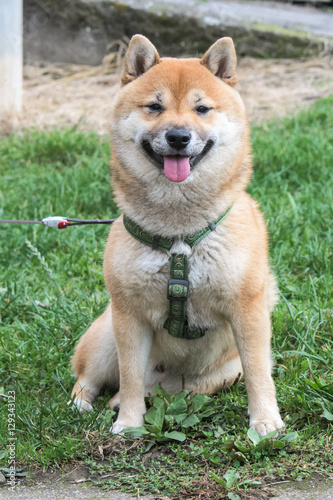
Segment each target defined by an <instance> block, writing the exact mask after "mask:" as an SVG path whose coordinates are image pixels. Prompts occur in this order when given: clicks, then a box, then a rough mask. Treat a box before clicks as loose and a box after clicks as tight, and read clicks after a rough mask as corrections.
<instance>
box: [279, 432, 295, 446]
mask: <svg viewBox="0 0 333 500" xmlns="http://www.w3.org/2000/svg"><path fill="white" fill-rule="evenodd" d="M297 438H298V432H297V431H295V432H289V433H288V434H282V435H281V436H279V439H280V441H287V442H288V443H290V442H291V441H295V439H297Z"/></svg>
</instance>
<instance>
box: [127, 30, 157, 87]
mask: <svg viewBox="0 0 333 500" xmlns="http://www.w3.org/2000/svg"><path fill="white" fill-rule="evenodd" d="M159 61H160V56H159V55H158V52H157V50H156V49H155V47H154V45H153V44H152V43H151V42H150V41H149V40H148V38H146V37H145V36H142V35H134V36H133V37H132V39H131V41H130V44H129V47H128V50H127V52H126V56H125V65H124V70H123V74H122V76H121V83H122V85H126V84H127V83H129V82H132V81H133V80H135V79H136V78H138V76H140V75H142V74H143V73H145V72H146V71H148V69H149V68H151V67H152V66H154V64H157V63H158V62H159Z"/></svg>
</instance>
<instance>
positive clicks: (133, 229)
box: [123, 206, 232, 252]
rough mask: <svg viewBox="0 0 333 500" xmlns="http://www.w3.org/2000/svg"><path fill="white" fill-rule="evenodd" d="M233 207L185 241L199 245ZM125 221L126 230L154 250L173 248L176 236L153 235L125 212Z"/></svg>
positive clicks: (191, 244)
mask: <svg viewBox="0 0 333 500" xmlns="http://www.w3.org/2000/svg"><path fill="white" fill-rule="evenodd" d="M231 209H232V206H231V207H229V208H228V210H227V211H226V212H224V213H223V214H221V215H220V216H219V217H218V218H217V219H216V220H215V221H214V222H210V223H209V224H208V226H206V227H205V228H203V229H201V230H200V231H197V232H196V233H194V234H191V235H188V236H186V237H185V239H184V241H185V243H187V244H188V245H190V247H191V248H192V247H194V246H195V245H197V244H198V243H199V242H200V241H201V240H203V239H204V238H205V237H206V236H207V235H208V234H210V233H211V232H212V231H215V229H216V226H217V225H218V224H220V222H222V221H223V219H225V217H226V216H227V215H228V213H229V212H230V210H231ZM123 222H124V226H125V228H126V230H127V231H128V232H129V233H130V235H132V236H133V237H134V238H136V239H137V240H139V241H141V243H144V244H145V245H148V246H150V247H151V248H153V249H154V250H162V251H163V252H169V251H170V250H171V247H172V245H173V244H174V242H175V238H166V237H164V236H157V235H155V236H154V235H151V234H150V233H148V232H147V231H144V230H143V229H142V228H141V227H140V226H139V225H138V224H136V223H135V222H133V221H132V220H131V219H129V218H128V217H127V216H126V215H125V214H124V217H123Z"/></svg>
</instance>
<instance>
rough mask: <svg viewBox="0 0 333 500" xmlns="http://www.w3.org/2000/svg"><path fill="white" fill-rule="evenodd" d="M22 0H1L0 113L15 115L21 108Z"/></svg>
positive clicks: (9, 116)
mask: <svg viewBox="0 0 333 500" xmlns="http://www.w3.org/2000/svg"><path fill="white" fill-rule="evenodd" d="M22 32H23V11H22V0H0V116H1V115H2V116H7V117H8V118H11V117H15V116H17V115H18V114H19V113H20V112H21V109H22V73H23V33H22Z"/></svg>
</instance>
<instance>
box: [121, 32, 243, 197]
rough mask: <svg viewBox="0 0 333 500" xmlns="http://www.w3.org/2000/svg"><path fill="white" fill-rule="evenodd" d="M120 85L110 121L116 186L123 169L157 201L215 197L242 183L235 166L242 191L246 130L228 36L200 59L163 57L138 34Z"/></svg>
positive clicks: (230, 42) (233, 50)
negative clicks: (196, 193)
mask: <svg viewBox="0 0 333 500" xmlns="http://www.w3.org/2000/svg"><path fill="white" fill-rule="evenodd" d="M121 81H122V88H121V89H120V91H119V93H118V96H117V99H116V102H115V107H114V113H113V120H112V142H113V154H114V157H115V165H116V168H115V169H114V170H116V172H114V173H115V175H114V177H115V181H116V184H117V180H119V179H120V178H122V179H124V178H125V176H124V175H122V173H121V170H123V174H124V173H125V172H126V175H127V178H128V176H130V177H131V180H132V182H133V180H135V181H136V182H138V183H139V184H140V186H141V187H142V186H147V185H148V184H149V186H150V188H151V190H154V192H156V193H157V192H159V193H160V194H159V195H158V196H161V197H163V195H162V194H161V193H162V191H163V192H164V193H166V192H167V193H168V196H169V197H170V196H173V195H175V193H177V192H179V191H181V192H182V193H183V194H184V193H185V190H186V192H188V189H189V188H190V189H194V190H195V189H196V188H197V187H199V188H200V189H203V190H204V189H205V188H207V189H210V190H212V192H214V193H215V191H216V189H220V190H221V188H222V186H225V185H226V184H228V183H229V181H230V179H231V178H233V177H237V178H238V179H239V180H240V177H241V176H240V175H238V174H239V172H235V170H237V169H238V171H242V172H243V174H242V177H243V181H242V182H241V184H242V187H244V184H246V182H247V180H248V177H249V174H250V170H251V168H250V162H249V160H248V153H249V143H248V127H247V121H246V116H245V109H244V105H243V103H242V100H241V98H240V96H239V94H238V92H237V91H236V90H235V88H234V87H235V85H236V81H237V77H236V54H235V49H234V45H233V42H232V40H231V38H222V39H220V40H218V41H217V42H216V43H215V44H214V45H212V46H211V47H210V49H209V50H208V51H207V52H206V54H205V55H204V56H203V58H202V59H174V58H160V56H159V54H158V52H157V50H156V48H155V47H154V46H153V45H152V44H151V42H150V41H149V40H148V39H147V38H145V37H143V36H141V35H135V36H134V37H133V38H132V40H131V43H130V45H129V48H128V52H127V54H126V58H125V65H124V70H123V74H122V78H121ZM246 158H247V160H246ZM245 163H246V164H247V167H246V168H244V164H245ZM242 165H243V166H242ZM245 172H246V174H245ZM158 186H159V187H160V188H161V190H160V191H159V190H157V187H158Z"/></svg>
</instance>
